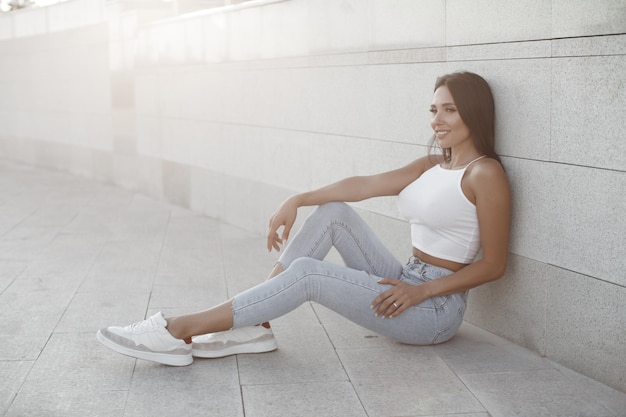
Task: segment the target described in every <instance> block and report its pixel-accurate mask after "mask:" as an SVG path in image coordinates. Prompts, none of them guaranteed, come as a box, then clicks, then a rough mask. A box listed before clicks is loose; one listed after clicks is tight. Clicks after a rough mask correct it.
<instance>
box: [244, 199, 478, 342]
mask: <svg viewBox="0 0 626 417" xmlns="http://www.w3.org/2000/svg"><path fill="white" fill-rule="evenodd" d="M333 246H334V247H335V248H336V249H337V251H338V252H339V254H340V255H341V257H342V259H343V261H344V263H345V266H344V265H335V264H331V263H328V262H324V261H323V259H324V257H325V256H326V255H327V254H328V252H329V251H330V249H331V247H333ZM279 262H280V263H281V264H282V265H283V267H284V268H285V271H284V272H282V273H281V274H279V275H277V276H276V277H274V278H272V279H270V280H268V281H265V282H263V283H262V284H259V285H257V286H256V287H254V288H251V289H249V290H247V291H244V292H243V293H241V294H239V295H237V296H235V297H234V299H233V327H234V328H238V327H244V326H250V325H255V324H259V323H262V322H265V321H269V320H272V319H275V318H277V317H280V316H282V315H284V314H287V313H289V312H290V311H292V310H294V309H295V308H297V307H298V306H300V305H301V304H303V303H304V302H306V301H314V302H316V303H318V304H321V305H323V306H325V307H327V308H329V309H331V310H333V311H335V312H337V313H338V314H340V315H342V316H344V317H345V318H347V319H348V320H351V321H353V322H354V323H357V324H359V325H360V326H362V327H365V328H367V329H369V330H371V331H373V332H376V333H378V334H380V335H383V336H385V337H388V338H390V339H394V340H396V341H399V342H402V343H409V344H417V345H425V344H435V343H441V342H445V341H446V340H449V339H450V338H451V337H452V336H454V334H455V332H456V331H457V329H458V328H459V326H460V325H461V323H462V321H463V314H464V313H465V307H466V300H467V293H458V294H452V295H448V296H442V297H433V298H430V299H428V300H426V301H424V302H422V303H421V304H418V305H415V306H412V307H409V308H408V309H407V310H405V311H404V312H403V313H401V314H400V315H399V316H397V317H395V318H387V319H382V318H381V317H380V316H379V317H375V316H374V310H371V309H370V305H371V304H372V301H373V300H374V299H375V298H376V297H377V296H378V295H379V294H381V293H383V292H385V291H387V290H388V289H389V288H391V286H390V285H382V284H379V283H378V281H379V280H380V279H381V278H397V279H401V280H403V281H406V282H407V283H409V284H413V285H419V284H421V283H424V282H426V281H429V280H432V279H437V278H440V277H443V276H446V275H449V274H451V273H452V271H450V270H448V269H445V268H440V267H437V266H433V265H430V264H426V263H423V262H421V261H420V260H419V259H417V258H414V257H411V259H410V260H409V262H408V263H407V264H406V265H405V266H404V267H403V266H402V264H401V263H400V262H399V261H398V260H396V259H395V257H394V256H393V255H392V254H391V253H390V252H389V251H388V250H387V249H386V248H385V247H384V246H383V245H382V243H381V242H380V240H379V239H378V238H377V237H376V236H375V235H374V233H373V231H372V230H371V229H370V228H369V226H367V224H365V222H364V221H363V220H362V219H361V217H360V216H359V215H358V214H357V213H356V212H355V211H354V210H353V209H352V208H351V207H350V206H348V205H347V204H344V203H328V204H324V205H322V206H319V207H318V208H317V209H316V210H315V211H314V212H313V213H312V214H311V215H310V216H309V217H308V218H307V219H306V221H305V222H304V224H303V226H302V228H301V229H300V231H299V232H298V233H297V234H296V236H295V237H294V238H293V240H292V241H291V242H290V243H289V245H288V246H287V247H286V248H285V249H284V252H283V254H282V255H281V256H280V258H279Z"/></svg>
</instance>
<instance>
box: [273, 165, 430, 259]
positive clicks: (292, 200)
mask: <svg viewBox="0 0 626 417" xmlns="http://www.w3.org/2000/svg"><path fill="white" fill-rule="evenodd" d="M438 162H439V160H438V159H436V157H434V156H433V157H429V156H426V157H422V158H419V159H417V160H415V161H413V162H411V163H410V164H408V165H406V166H404V167H402V168H399V169H396V170H393V171H388V172H384V173H381V174H376V175H369V176H357V177H349V178H346V179H343V180H341V181H338V182H335V183H333V184H330V185H327V186H325V187H322V188H319V189H317V190H313V191H308V192H304V193H301V194H296V195H293V196H291V197H289V198H288V199H287V200H285V201H284V202H283V203H282V204H281V205H280V206H279V207H278V209H277V210H276V212H274V214H273V215H272V217H271V218H270V223H269V229H268V234H267V249H268V250H269V251H271V250H272V248H274V249H276V250H277V251H278V250H280V246H279V245H280V244H282V243H283V242H285V241H286V240H287V239H288V238H289V232H290V231H291V227H292V226H293V224H294V222H295V220H296V215H297V210H298V207H304V206H319V205H321V204H324V203H329V202H331V201H346V202H354V201H362V200H366V199H368V198H372V197H381V196H391V195H398V194H399V193H400V191H402V189H404V188H405V187H406V186H407V185H409V184H410V183H411V182H412V181H414V180H415V179H416V178H417V177H419V176H420V175H422V173H423V172H424V171H425V170H426V169H428V168H430V167H431V166H433V165H434V164H435V163H438ZM281 226H283V231H282V234H281V236H278V233H277V230H278V229H279V228H280V227H281Z"/></svg>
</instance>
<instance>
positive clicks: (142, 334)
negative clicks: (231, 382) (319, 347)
mask: <svg viewBox="0 0 626 417" xmlns="http://www.w3.org/2000/svg"><path fill="white" fill-rule="evenodd" d="M430 112H431V113H432V116H431V127H432V129H433V131H434V137H433V141H434V142H436V143H437V145H438V146H439V147H440V148H441V149H442V151H443V152H442V153H443V154H442V155H439V156H432V155H429V156H426V157H422V158H419V159H417V160H416V161H414V162H412V163H410V164H409V165H407V166H404V167H402V168H400V169H397V170H394V171H390V172H385V173H382V174H378V175H372V176H362V177H351V178H347V179H344V180H342V181H339V182H337V183H334V184H331V185H329V186H327V187H324V188H321V189H318V190H314V191H310V192H306V193H303V194H298V195H294V196H292V197H290V198H289V199H287V200H286V201H285V202H283V203H282V205H281V206H280V207H279V208H278V210H277V211H276V212H275V213H274V215H273V216H272V218H271V219H270V223H269V231H268V235H267V247H268V250H270V251H271V250H272V249H276V250H277V251H280V248H281V246H282V245H283V244H284V243H286V241H287V238H288V237H289V233H290V230H291V227H292V226H293V224H294V221H295V219H296V214H297V209H298V207H301V206H313V205H317V206H319V207H318V208H317V209H316V210H315V211H314V212H313V213H312V214H311V216H309V218H308V219H307V220H306V221H305V223H304V225H303V226H302V228H301V230H300V232H299V233H298V234H297V235H296V236H295V238H294V239H293V241H292V242H290V244H289V245H287V246H286V248H285V250H284V252H283V253H282V255H281V256H280V258H279V261H278V263H277V264H276V266H275V267H274V269H273V271H272V272H271V274H270V278H271V279H268V280H267V281H265V282H264V283H262V284H260V285H258V286H256V287H254V288H252V289H249V290H247V291H245V292H243V293H241V294H239V295H237V296H235V297H234V298H233V299H231V300H228V301H226V302H224V303H222V304H220V305H218V306H215V307H213V308H210V309H208V310H205V311H201V312H198V313H195V314H190V315H185V316H180V317H173V318H169V319H165V318H164V317H163V315H162V314H161V313H158V314H156V315H154V316H152V317H150V318H149V319H147V320H144V321H141V322H138V323H135V324H132V325H130V326H126V327H109V328H106V329H102V330H100V331H99V332H98V335H97V337H98V340H99V341H100V342H101V343H103V344H104V345H105V346H107V347H109V348H111V349H113V350H115V351H117V352H119V353H122V354H125V355H129V356H132V357H136V358H140V359H146V360H152V361H156V362H160V363H164V364H168V365H176V366H184V365H188V364H190V363H191V362H192V361H193V356H196V357H221V356H226V355H231V354H235V353H253V352H265V351H269V350H273V349H275V348H276V343H275V341H274V337H273V334H272V331H271V328H270V326H269V323H267V321H269V320H271V319H274V318H276V317H279V316H281V315H284V314H286V313H288V312H290V311H292V310H293V309H295V308H296V307H298V306H299V305H301V304H302V303H303V302H305V301H315V302H317V303H319V304H322V305H324V306H326V307H328V308H330V309H332V310H334V311H336V312H337V313H339V314H341V315H343V316H344V317H346V318H348V319H349V320H352V321H353V322H355V323H357V324H360V325H361V326H363V327H366V328H368V329H370V330H372V331H374V332H377V333H379V334H381V335H383V336H386V337H389V338H391V339H394V340H397V341H399V342H402V343H409V344H417V345H422V344H435V343H441V342H444V341H446V340H449V339H450V338H451V337H452V336H453V335H454V334H455V332H456V331H457V329H458V328H459V326H460V325H461V322H462V320H463V314H464V312H465V307H466V299H467V291H468V290H469V289H471V288H474V287H477V286H479V285H481V284H484V283H486V282H489V281H492V280H495V279H497V278H499V277H501V276H502V275H503V274H504V271H505V267H506V259H507V252H508V249H507V247H508V238H509V222H510V219H509V218H510V202H509V186H508V183H507V179H506V176H505V173H504V170H503V168H502V165H501V164H500V160H499V158H498V156H497V155H496V154H495V152H494V104H493V97H492V94H491V90H490V88H489V85H488V84H487V82H486V81H485V80H484V79H483V78H481V77H480V76H478V75H476V74H473V73H468V72H459V73H453V74H448V75H445V76H443V77H440V78H439V79H438V80H437V83H436V85H435V90H434V95H433V100H432V104H431V106H430ZM392 195H397V196H398V204H399V208H400V213H401V214H402V216H404V217H405V218H406V219H407V220H408V221H409V223H410V226H411V240H412V244H413V253H412V257H411V258H410V260H409V262H408V264H406V265H405V266H404V267H403V266H402V264H401V263H400V262H398V261H397V260H396V259H395V258H394V257H393V256H392V255H391V254H390V253H389V251H388V250H387V249H385V248H384V247H383V246H382V244H381V243H380V241H379V240H378V239H377V238H376V237H375V236H374V234H373V232H372V231H371V230H370V228H369V227H368V226H367V225H366V224H365V223H364V222H363V220H362V219H361V218H360V217H359V216H358V215H357V214H356V212H355V211H354V210H352V209H351V208H350V207H349V206H348V205H346V204H345V203H343V202H354V201H361V200H365V199H368V198H372V197H377V196H392ZM281 227H282V232H281V234H280V235H279V234H278V230H279V229H280V228H281ZM333 246H334V247H335V248H336V249H337V250H338V252H339V253H340V254H341V256H342V258H343V260H344V262H345V264H346V265H345V266H339V265H334V264H330V263H327V262H323V261H322V260H323V259H324V257H325V256H326V254H327V253H328V251H329V250H330V248H331V247H333ZM481 249H482V257H480V259H479V260H475V258H476V256H477V254H478V252H479V250H481ZM261 322H263V325H259V323H261ZM192 337H193V339H192ZM192 342H193V343H192Z"/></svg>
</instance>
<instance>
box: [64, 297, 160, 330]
mask: <svg viewBox="0 0 626 417" xmlns="http://www.w3.org/2000/svg"><path fill="white" fill-rule="evenodd" d="M149 297H150V293H149V292H145V291H144V292H137V291H136V292H129V291H111V290H109V289H103V290H102V291H100V292H90V293H78V294H76V296H75V297H74V298H73V299H72V301H71V302H70V304H69V306H68V307H67V309H66V310H65V313H64V314H63V317H62V318H61V320H60V322H59V324H58V325H57V326H56V328H55V329H54V332H55V333H77V332H87V333H89V332H91V333H93V334H94V335H95V332H96V331H97V330H98V329H101V328H103V327H107V326H113V325H118V326H119V325H127V324H130V322H135V321H139V320H141V319H142V318H143V315H144V314H145V311H146V304H147V303H148V299H149Z"/></svg>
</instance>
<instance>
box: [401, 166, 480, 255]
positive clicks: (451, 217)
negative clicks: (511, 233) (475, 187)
mask: <svg viewBox="0 0 626 417" xmlns="http://www.w3.org/2000/svg"><path fill="white" fill-rule="evenodd" d="M484 157H485V156H484V155H483V156H481V157H479V158H477V159H474V160H473V161H471V162H470V163H469V164H467V165H466V166H465V167H464V168H462V169H443V168H442V167H441V165H435V166H434V167H432V168H431V169H429V170H427V171H426V172H424V173H423V174H422V175H421V176H420V177H419V178H418V179H416V180H415V181H413V182H412V183H411V184H409V185H408V186H407V187H406V188H405V189H404V190H402V191H401V192H400V194H399V195H398V207H399V210H400V215H401V216H402V217H404V218H405V219H406V220H408V221H409V223H410V224H411V241H412V243H413V247H415V248H417V249H419V250H420V251H422V252H424V253H427V254H429V255H431V256H435V257H437V258H441V259H447V260H450V261H454V262H460V263H464V264H468V263H471V262H473V261H474V258H476V255H477V254H478V251H479V250H480V232H479V230H478V217H477V216H476V206H475V205H474V204H473V203H472V202H471V201H469V200H468V199H467V197H466V196H465V194H463V190H462V189H461V180H462V179H463V174H465V171H466V170H467V167H469V166H470V165H471V164H473V163H474V162H476V161H478V160H479V159H482V158H484Z"/></svg>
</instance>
